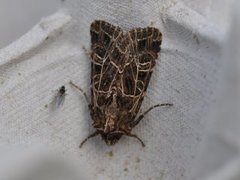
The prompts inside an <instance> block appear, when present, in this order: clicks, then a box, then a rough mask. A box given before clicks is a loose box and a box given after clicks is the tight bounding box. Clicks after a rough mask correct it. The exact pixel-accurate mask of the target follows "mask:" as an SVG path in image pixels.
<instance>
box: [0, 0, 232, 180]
mask: <svg viewBox="0 0 240 180" xmlns="http://www.w3.org/2000/svg"><path fill="white" fill-rule="evenodd" d="M213 2H214V1H195V3H193V2H191V1H187V0H186V1H182V2H177V1H164V0H159V1H154V0H148V1H145V0H140V1H128V0H123V1H96V0H90V1H77V0H74V1H71V2H70V1H69V2H68V0H66V1H64V2H63V8H62V9H61V10H59V12H57V13H56V14H54V15H52V16H50V17H48V18H45V19H43V20H42V21H41V22H40V23H39V24H37V25H36V26H35V27H33V29H32V30H31V31H30V32H28V33H27V34H26V35H24V36H23V37H21V38H20V39H18V40H17V41H15V42H14V43H12V44H11V45H9V46H8V47H6V48H4V49H2V50H1V51H0V86H1V92H0V99H1V100H0V101H1V103H0V105H1V112H0V113H1V121H0V123H1V124H0V138H1V145H2V146H11V147H12V146H13V145H14V149H15V150H16V151H15V154H17V155H20V154H21V153H19V151H18V146H20V147H22V146H24V147H26V149H28V151H27V152H29V151H31V152H35V154H42V151H41V150H43V151H44V152H45V151H47V150H48V149H49V151H51V152H52V151H53V152H54V153H55V154H60V155H61V156H63V157H64V158H66V157H69V159H71V162H72V161H74V163H76V164H77V167H78V168H79V169H78V171H79V172H77V173H76V174H79V175H80V176H81V177H82V179H93V178H94V179H104V180H105V179H164V180H173V179H177V180H181V179H182V180H185V179H191V178H192V177H193V176H194V175H192V172H194V173H195V172H196V174H197V171H196V169H195V166H194V165H195V164H198V163H197V162H196V161H198V160H197V159H198V155H199V150H200V149H201V147H202V142H203V140H204V138H205V137H206V136H205V134H206V133H207V132H208V131H207V127H208V125H209V124H210V123H211V122H212V120H209V118H208V114H209V113H210V110H211V108H212V106H213V105H214V100H215V93H216V91H217V90H218V89H217V87H218V86H217V82H218V80H219V74H220V72H221V71H220V69H221V67H222V62H221V56H220V55H221V46H222V45H223V43H224V42H225V41H224V40H225V38H226V34H225V33H226V30H227V27H228V25H229V24H228V23H225V21H221V20H219V19H221V18H217V15H219V14H221V13H219V14H218V13H215V14H214V13H212V9H213V7H212V6H211V5H212V4H214V3H213ZM223 2H225V1H223ZM226 4H228V3H226ZM225 8H226V7H225ZM222 9H223V11H222V12H223V13H222V16H223V15H224V12H227V10H226V11H224V7H222ZM226 9H227V8H226ZM211 13H212V14H211ZM210 14H211V16H210ZM223 17H224V18H225V19H227V17H228V16H223ZM95 19H103V20H106V21H108V22H111V23H113V24H116V25H118V26H120V27H121V28H123V29H124V30H125V31H127V30H129V29H131V28H135V27H146V26H149V25H152V26H155V27H157V28H159V29H160V31H161V32H162V33H163V44H162V50H161V55H160V58H159V60H158V61H157V65H156V67H155V71H154V73H153V76H152V79H151V82H150V85H149V89H148V93H147V96H146V98H145V101H144V103H143V106H142V111H144V110H146V109H147V108H148V107H150V106H151V105H153V104H157V103H166V102H171V103H173V104H174V106H173V107H170V108H166V107H165V108H159V109H155V110H153V111H152V112H151V113H149V114H148V115H147V116H146V117H145V119H144V120H143V121H142V122H141V123H140V124H139V125H138V126H137V127H136V128H135V129H134V130H133V132H134V133H136V134H138V136H139V137H141V139H142V140H143V141H144V142H145V144H146V147H145V148H142V147H141V145H140V144H139V142H138V141H136V139H132V138H128V137H123V138H122V139H121V140H120V141H119V142H118V143H117V144H116V145H114V146H111V147H109V146H107V145H106V144H105V143H104V142H103V141H102V140H101V138H100V137H96V138H93V139H91V140H89V141H88V142H87V143H86V144H85V145H84V146H83V148H82V149H79V148H78V145H79V143H80V142H81V141H82V140H83V139H84V138H85V137H86V136H87V135H89V134H90V133H92V132H93V131H94V130H93V128H92V127H91V119H90V116H89V112H88V108H87V105H86V103H85V100H84V98H83V97H82V96H81V95H80V94H79V93H78V91H76V90H75V89H73V88H72V87H70V86H69V84H68V82H69V80H72V81H73V82H75V83H76V84H78V85H79V86H81V87H82V88H83V89H84V90H85V91H86V92H87V93H88V94H89V86H90V77H89V75H90V61H89V59H88V57H87V56H86V55H85V53H84V51H83V50H82V47H83V46H85V47H87V48H88V47H89V46H90V44H89V42H90V36H89V25H90V23H91V22H92V21H93V20H95ZM220 25H221V26H220ZM220 27H221V28H220ZM62 85H65V86H66V88H67V96H66V99H65V102H64V105H63V106H62V107H60V108H59V109H57V110H55V111H53V110H52V109H51V108H50V104H51V101H52V99H53V98H54V95H55V94H56V90H57V89H58V88H59V87H60V86H62ZM39 146H40V147H41V148H40V149H39V150H37V151H36V149H38V147H39ZM7 151H8V150H7ZM5 153H6V151H3V153H1V154H2V155H3V156H5ZM111 153H112V154H111ZM33 154H34V153H33ZM39 156H40V157H42V155H39ZM10 157H12V156H11V155H10ZM31 157H32V156H31ZM6 159H7V158H6ZM10 159H12V160H13V159H14V160H15V159H16V158H13V157H12V158H10ZM42 159H44V158H42ZM33 160H34V158H33ZM33 160H31V158H28V161H25V163H26V164H32V161H33ZM6 161H9V160H6ZM29 161H31V163H30V162H29ZM36 162H37V161H36ZM4 163H5V161H2V163H0V165H1V166H3V167H4ZM10 167H11V166H10ZM10 169H11V168H10ZM15 169H16V168H15ZM7 172H9V171H6V177H8V174H9V173H7ZM204 172H207V171H203V173H202V174H201V175H202V177H204V176H207V174H204ZM10 174H11V173H10ZM201 175H199V177H200V176H201ZM36 179H37V178H36ZM52 179H53V178H52Z"/></svg>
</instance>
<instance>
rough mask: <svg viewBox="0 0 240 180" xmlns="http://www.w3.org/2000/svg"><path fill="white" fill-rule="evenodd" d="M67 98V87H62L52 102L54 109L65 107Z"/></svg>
mask: <svg viewBox="0 0 240 180" xmlns="http://www.w3.org/2000/svg"><path fill="white" fill-rule="evenodd" d="M65 96H66V88H65V86H61V87H60V88H59V89H58V92H57V94H56V95H55V97H54V99H53V101H52V108H53V109H57V108H59V107H60V106H61V105H63V103H64V101H65Z"/></svg>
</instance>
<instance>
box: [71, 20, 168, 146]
mask: <svg viewBox="0 0 240 180" xmlns="http://www.w3.org/2000/svg"><path fill="white" fill-rule="evenodd" d="M90 35H91V52H90V56H91V60H92V61H91V100H90V101H89V99H88V97H87V95H86V93H85V92H84V91H83V90H82V89H81V88H80V87H78V86H77V85H75V84H74V83H72V82H70V84H71V85H73V86H74V87H76V88H77V89H79V90H80V91H81V92H82V93H83V95H84V96H85V98H86V100H87V102H88V107H89V110H90V115H91V118H92V120H93V123H92V126H93V127H94V128H95V132H94V133H93V134H91V135H89V136H88V137H87V138H86V139H84V140H83V141H82V142H81V144H80V148H81V147H82V145H83V144H84V143H85V142H86V141H87V140H88V139H89V138H92V137H94V136H97V135H101V136H102V139H103V140H104V141H105V142H106V144H107V145H114V144H115V143H116V142H118V140H119V139H120V138H121V137H122V136H123V135H125V136H129V137H133V138H136V139H138V140H139V141H140V142H141V144H142V146H145V145H144V143H143V141H142V140H141V139H140V138H139V137H138V136H137V135H136V134H133V133H132V132H131V131H132V129H133V128H134V127H135V126H136V125H137V124H138V123H139V122H140V121H141V120H142V119H143V117H144V116H145V115H146V114H147V113H148V112H150V111H151V110H152V109H154V108H156V107H160V106H172V105H173V104H171V103H164V104H157V105H154V106H152V107H150V108H149V109H147V110H146V111H145V112H144V113H142V114H140V115H139V116H138V112H139V109H140V107H141V104H142V102H143V99H144V96H145V95H146V91H147V87H148V84H149V81H150V78H151V75H152V72H153V68H154V66H155V64H156V59H157V58H158V53H159V52H160V45H161V43H162V34H161V32H160V31H159V30H158V29H157V28H154V27H146V28H134V29H131V30H130V31H128V32H126V33H124V32H123V30H122V29H121V28H120V27H118V26H114V25H112V24H110V23H108V22H105V21H101V20H96V21H94V22H93V23H92V24H91V27H90Z"/></svg>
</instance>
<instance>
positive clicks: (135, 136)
mask: <svg viewBox="0 0 240 180" xmlns="http://www.w3.org/2000/svg"><path fill="white" fill-rule="evenodd" d="M126 136H129V137H133V138H136V139H137V140H138V141H140V143H141V144H142V147H145V144H144V142H143V141H142V140H141V139H140V138H139V137H138V136H137V135H136V134H126Z"/></svg>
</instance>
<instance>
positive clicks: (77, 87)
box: [69, 81, 90, 104]
mask: <svg viewBox="0 0 240 180" xmlns="http://www.w3.org/2000/svg"><path fill="white" fill-rule="evenodd" d="M69 84H70V85H72V86H73V87H75V88H76V89H78V90H79V91H80V92H81V94H82V95H83V96H84V97H85V99H86V101H87V103H88V104H90V101H89V99H88V96H87V94H86V93H85V92H84V91H83V89H82V88H80V87H79V86H77V85H76V84H74V83H73V82H72V81H70V82H69Z"/></svg>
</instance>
